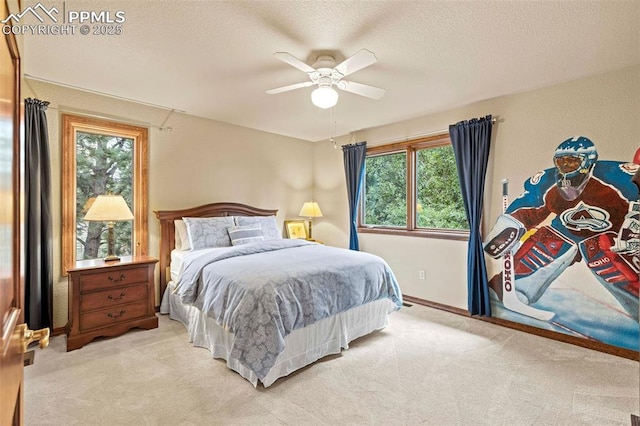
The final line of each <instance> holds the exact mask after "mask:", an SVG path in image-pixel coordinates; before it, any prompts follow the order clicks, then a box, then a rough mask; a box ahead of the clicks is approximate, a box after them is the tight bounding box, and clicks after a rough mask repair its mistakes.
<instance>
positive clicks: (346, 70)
mask: <svg viewBox="0 0 640 426" xmlns="http://www.w3.org/2000/svg"><path fill="white" fill-rule="evenodd" d="M376 62H378V58H376V55H375V54H374V53H373V52H371V51H369V50H367V49H362V50H360V51H358V52H356V54H355V55H353V56H351V57H350V58H347V59H345V60H344V61H342V62H341V63H339V64H338V65H336V67H335V69H336V70H337V71H338V72H339V73H340V74H342V76H343V77H345V76H347V75H349V74H353V73H354V72H356V71H359V70H361V69H362V68H365V67H368V66H369V65H372V64H375V63H376Z"/></svg>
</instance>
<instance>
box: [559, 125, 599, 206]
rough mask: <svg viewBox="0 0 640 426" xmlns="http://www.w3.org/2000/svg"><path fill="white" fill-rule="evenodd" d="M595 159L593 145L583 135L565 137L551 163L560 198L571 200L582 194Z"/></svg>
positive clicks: (596, 154) (595, 153)
mask: <svg viewBox="0 0 640 426" xmlns="http://www.w3.org/2000/svg"><path fill="white" fill-rule="evenodd" d="M597 160H598V152H597V151H596V147H595V145H594V144H593V142H591V141H590V140H589V139H587V138H585V137H584V136H576V137H574V138H571V139H567V140H566V141H564V142H562V143H561V144H560V145H558V148H556V153H555V155H554V156H553V163H554V164H555V166H556V178H557V185H558V190H559V192H560V195H561V196H562V198H564V199H565V200H567V201H572V200H575V199H576V198H578V197H579V196H580V194H582V191H583V190H584V188H585V186H587V182H589V178H590V177H591V174H592V172H593V167H594V166H595V164H596V161H597Z"/></svg>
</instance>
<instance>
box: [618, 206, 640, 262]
mask: <svg viewBox="0 0 640 426" xmlns="http://www.w3.org/2000/svg"><path fill="white" fill-rule="evenodd" d="M611 250H612V251H614V252H616V253H621V254H637V253H638V252H640V203H639V202H631V203H629V213H627V215H626V216H625V217H624V222H623V223H622V226H621V227H620V231H619V232H618V237H617V238H614V244H613V246H612V247H611Z"/></svg>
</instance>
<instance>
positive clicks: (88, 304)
mask: <svg viewBox="0 0 640 426" xmlns="http://www.w3.org/2000/svg"><path fill="white" fill-rule="evenodd" d="M147 290H148V286H147V284H146V283H142V284H138V285H133V286H128V287H117V288H112V289H109V290H105V291H97V292H94V293H85V294H82V295H81V296H80V312H86V311H90V310H93V309H99V308H105V307H111V306H113V305H121V304H124V303H131V302H137V301H138V300H148V296H147V293H148V291H147Z"/></svg>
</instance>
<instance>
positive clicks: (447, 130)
mask: <svg viewBox="0 0 640 426" xmlns="http://www.w3.org/2000/svg"><path fill="white" fill-rule="evenodd" d="M498 121H499V117H498V116H494V117H492V118H491V124H496V123H497V122H498ZM500 121H501V120H500ZM441 133H447V134H448V133H449V129H448V128H447V129H442V130H434V131H431V132H427V133H419V134H416V135H410V136H404V137H401V138H393V139H387V140H383V141H376V142H375V144H376V145H378V144H381V145H382V144H388V143H394V142H404V141H408V140H410V139H418V138H426V137H427V136H433V135H439V134H441Z"/></svg>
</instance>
